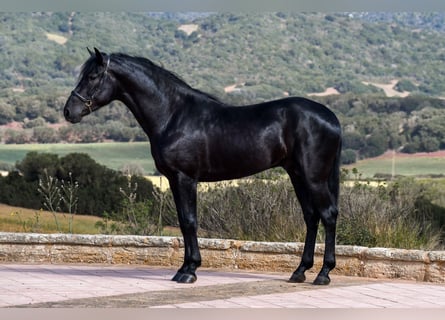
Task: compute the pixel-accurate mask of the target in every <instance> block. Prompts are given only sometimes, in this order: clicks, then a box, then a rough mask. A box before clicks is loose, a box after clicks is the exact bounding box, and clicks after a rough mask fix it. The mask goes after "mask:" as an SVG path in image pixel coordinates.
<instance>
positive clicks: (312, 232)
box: [288, 171, 320, 283]
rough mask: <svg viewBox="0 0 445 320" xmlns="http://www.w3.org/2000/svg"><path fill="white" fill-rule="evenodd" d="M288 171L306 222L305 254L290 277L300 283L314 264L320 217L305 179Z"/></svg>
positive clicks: (291, 280) (292, 280)
mask: <svg viewBox="0 0 445 320" xmlns="http://www.w3.org/2000/svg"><path fill="white" fill-rule="evenodd" d="M288 173H289V176H290V178H291V182H292V185H293V187H294V190H295V193H296V195H297V198H298V201H299V202H300V205H301V209H302V211H303V216H304V221H305V223H306V239H305V242H304V250H303V256H302V258H301V262H300V265H299V266H298V268H297V269H296V270H295V271H294V273H293V274H292V276H291V277H290V279H289V281H290V282H299V283H300V282H304V281H305V280H306V276H305V275H304V273H305V272H306V270H308V269H310V268H312V266H313V265H314V250H315V242H316V238H317V232H318V225H319V221H320V217H319V215H318V212H317V211H314V208H313V206H312V199H311V193H310V192H309V190H308V188H307V186H306V183H305V181H304V179H300V177H299V176H298V175H297V174H295V173H294V172H293V171H288Z"/></svg>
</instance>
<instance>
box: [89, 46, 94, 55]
mask: <svg viewBox="0 0 445 320" xmlns="http://www.w3.org/2000/svg"><path fill="white" fill-rule="evenodd" d="M87 50H88V53H89V54H90V56H93V55H94V52H93V51H91V50H90V48H88V47H87Z"/></svg>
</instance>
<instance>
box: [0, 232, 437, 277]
mask: <svg viewBox="0 0 445 320" xmlns="http://www.w3.org/2000/svg"><path fill="white" fill-rule="evenodd" d="M303 245H304V244H303V243H293V242H253V241H238V240H220V239H199V246H200V248H201V255H202V258H203V264H202V266H203V267H208V268H217V269H224V270H236V269H243V270H255V271H279V272H292V271H294V270H295V268H296V266H297V265H298V263H299V262H300V257H301V254H302V252H303ZM323 252H324V245H321V244H318V245H317V246H316V250H315V253H316V255H315V265H314V268H313V270H314V271H318V270H319V269H320V267H321V263H322V257H323ZM336 255H337V267H336V268H335V269H334V270H333V271H332V274H340V275H347V276H359V277H371V278H398V279H409V280H417V281H429V282H438V283H445V251H422V250H402V249H386V248H366V247H358V246H337V248H336ZM182 258H183V241H182V238H177V237H148V236H108V235H94V236H93V235H76V234H31V233H1V232H0V263H54V264H57V263H102V264H146V265H150V266H169V267H175V268H176V267H179V266H180V265H181V263H182Z"/></svg>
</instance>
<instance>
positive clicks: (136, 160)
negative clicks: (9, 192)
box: [0, 142, 445, 178]
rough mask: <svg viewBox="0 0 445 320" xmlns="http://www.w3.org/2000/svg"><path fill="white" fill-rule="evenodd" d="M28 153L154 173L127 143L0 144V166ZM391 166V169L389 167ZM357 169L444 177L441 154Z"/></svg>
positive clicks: (146, 151)
mask: <svg viewBox="0 0 445 320" xmlns="http://www.w3.org/2000/svg"><path fill="white" fill-rule="evenodd" d="M30 151H37V152H49V153H55V154H58V155H59V156H63V155H66V154H68V153H71V152H78V153H87V154H89V155H90V156H91V157H92V158H93V159H94V160H96V161H97V162H98V163H100V164H103V165H105V166H107V167H109V168H112V169H115V170H118V169H120V168H122V166H123V165H125V164H134V165H137V166H140V167H141V168H142V169H143V170H144V174H146V175H150V174H152V173H153V172H154V169H155V167H154V162H153V159H152V157H151V153H150V146H149V144H148V143H147V142H131V143H117V142H111V143H91V144H82V143H80V144H22V145H7V144H0V163H6V164H9V165H14V164H15V163H16V161H20V160H21V159H23V157H24V156H25V155H26V153H28V152H30ZM393 164H394V166H393ZM346 168H349V169H351V168H357V169H358V171H359V172H360V173H362V175H363V177H364V178H372V177H373V176H374V175H375V174H376V173H380V174H388V175H390V174H391V173H392V171H393V168H394V172H395V174H396V175H406V176H419V175H440V174H442V175H443V174H445V152H443V151H442V152H435V153H430V154H414V155H408V154H400V153H398V154H396V155H395V156H394V158H393V154H392V153H391V152H387V153H385V154H384V155H382V156H379V157H376V158H370V159H365V160H360V161H358V162H357V163H354V164H352V165H349V166H346Z"/></svg>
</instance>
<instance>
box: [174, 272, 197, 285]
mask: <svg viewBox="0 0 445 320" xmlns="http://www.w3.org/2000/svg"><path fill="white" fill-rule="evenodd" d="M174 278H176V276H175V277H174ZM196 279H197V278H196V276H195V275H194V274H190V273H183V274H182V275H181V276H180V277H179V278H178V279H177V280H176V282H178V283H193V282H195V281H196Z"/></svg>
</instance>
